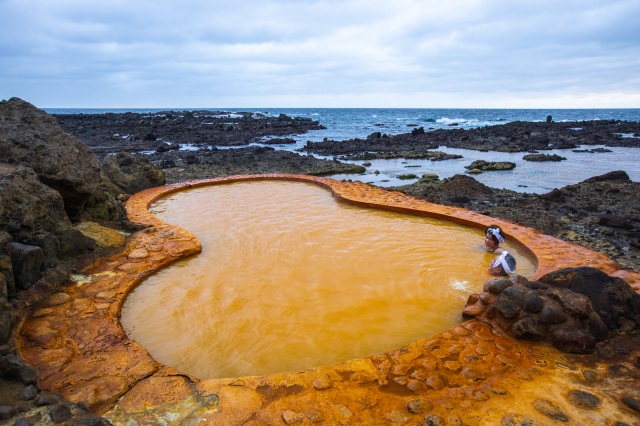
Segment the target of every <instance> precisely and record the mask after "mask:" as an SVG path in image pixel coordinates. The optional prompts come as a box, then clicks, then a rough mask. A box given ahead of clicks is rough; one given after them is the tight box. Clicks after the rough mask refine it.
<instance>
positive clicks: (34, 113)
mask: <svg viewBox="0 0 640 426" xmlns="http://www.w3.org/2000/svg"><path fill="white" fill-rule="evenodd" d="M0 157H1V158H2V161H4V162H6V163H10V164H19V163H26V164H29V165H30V166H31V168H32V169H33V170H35V172H36V173H37V174H38V177H39V178H40V180H41V181H42V182H43V183H45V184H46V185H47V186H49V187H51V188H52V189H54V190H55V191H57V192H58V193H59V194H60V195H61V196H62V199H63V200H64V205H65V209H66V210H67V212H68V213H69V215H70V216H72V217H75V216H76V215H78V214H79V213H80V212H81V211H82V209H83V207H84V203H85V202H86V200H87V198H89V196H90V195H91V194H93V192H94V191H95V190H96V188H97V186H98V182H99V180H100V164H99V162H98V158H97V157H96V156H95V155H92V154H91V151H89V149H88V148H87V147H86V146H85V145H84V144H83V143H82V142H81V141H80V140H79V139H77V138H75V137H73V136H71V135H69V134H67V133H65V132H64V131H63V130H62V129H61V128H60V126H59V125H58V123H57V122H56V120H55V119H54V118H53V117H52V116H50V115H49V114H47V113H46V112H44V111H42V110H39V109H37V108H35V107H34V106H33V105H31V104H29V103H28V102H25V101H23V100H21V99H18V98H11V99H9V100H8V101H2V102H0Z"/></svg>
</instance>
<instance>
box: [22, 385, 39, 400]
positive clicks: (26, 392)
mask: <svg viewBox="0 0 640 426" xmlns="http://www.w3.org/2000/svg"><path fill="white" fill-rule="evenodd" d="M38 392H39V391H38V388H37V387H35V386H34V385H29V386H26V387H25V388H24V389H22V392H21V393H20V399H21V400H23V401H30V400H32V399H33V398H35V397H36V396H37V395H38Z"/></svg>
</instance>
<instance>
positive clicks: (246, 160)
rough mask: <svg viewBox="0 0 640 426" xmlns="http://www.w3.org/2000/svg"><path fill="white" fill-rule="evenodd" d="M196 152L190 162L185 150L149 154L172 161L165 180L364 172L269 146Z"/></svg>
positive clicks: (350, 166)
mask: <svg viewBox="0 0 640 426" xmlns="http://www.w3.org/2000/svg"><path fill="white" fill-rule="evenodd" d="M196 154H197V157H198V162H196V163H191V164H189V162H188V161H187V157H188V156H189V155H193V153H191V154H190V153H189V152H187V151H174V152H172V153H171V156H169V157H167V155H163V156H156V154H152V155H151V156H150V160H151V161H152V162H154V163H159V162H164V161H171V162H172V163H173V166H172V167H169V168H166V169H165V170H164V171H165V173H166V176H167V182H168V183H173V182H181V181H185V180H193V179H206V178H214V177H222V176H230V175H238V174H265V173H294V174H306V175H316V176H322V175H331V174H338V173H340V174H342V173H364V172H365V171H366V169H365V168H364V167H362V166H359V165H354V164H349V163H342V162H340V161H337V160H321V159H318V158H315V157H312V156H310V155H309V156H307V155H298V154H296V153H293V152H289V151H280V150H276V149H273V148H271V147H259V146H249V147H246V148H235V149H215V150H208V149H205V150H199V151H196Z"/></svg>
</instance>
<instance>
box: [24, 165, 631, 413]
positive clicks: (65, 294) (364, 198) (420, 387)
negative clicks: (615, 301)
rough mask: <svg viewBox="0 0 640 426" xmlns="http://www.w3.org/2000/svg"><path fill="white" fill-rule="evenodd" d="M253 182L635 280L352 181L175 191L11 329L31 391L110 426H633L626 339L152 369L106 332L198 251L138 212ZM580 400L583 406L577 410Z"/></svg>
mask: <svg viewBox="0 0 640 426" xmlns="http://www.w3.org/2000/svg"><path fill="white" fill-rule="evenodd" d="M264 179H272V180H278V179H280V180H295V181H302V182H310V183H315V184H318V185H320V186H323V187H325V188H327V189H328V190H330V191H331V192H332V193H333V195H334V196H335V198H336V199H338V200H340V201H342V202H345V203H349V204H352V205H356V206H361V207H368V208H376V209H386V210H392V211H397V212H401V213H407V214H416V215H424V216H431V217H436V218H440V219H444V220H449V221H453V222H456V223H460V224H463V225H467V226H472V227H478V228H483V227H485V226H487V225H489V224H492V223H494V224H497V225H500V226H501V227H502V228H503V229H504V230H505V232H506V234H507V236H508V237H509V238H510V239H511V240H512V241H515V242H517V243H518V244H520V245H522V246H523V247H524V248H526V250H527V251H528V253H529V254H530V255H531V256H532V257H533V258H535V259H536V260H537V264H538V268H537V271H536V273H535V275H534V276H533V277H532V278H531V279H532V280H535V279H536V278H538V277H540V276H542V275H544V274H545V273H547V272H550V271H553V270H557V269H560V268H565V267H577V266H591V267H594V268H597V269H600V270H602V271H604V272H605V273H607V274H609V275H613V276H618V277H620V278H622V279H624V280H625V281H627V282H628V283H629V284H630V285H631V286H632V287H633V288H634V290H635V291H636V292H640V274H638V273H637V272H635V271H627V270H622V269H621V268H620V266H619V265H618V264H617V263H616V262H615V261H613V260H611V259H609V258H608V257H606V256H605V255H603V254H601V253H598V252H595V251H593V250H590V249H587V248H585V247H581V246H578V245H575V244H571V243H567V242H564V241H561V240H558V239H555V238H553V237H550V236H548V235H544V234H541V233H540V232H538V231H536V230H534V229H531V228H527V227H523V226H520V225H517V224H514V223H511V222H507V221H503V220H499V219H494V218H490V217H488V216H484V215H481V214H478V213H474V212H471V211H468V210H464V209H460V208H455V207H447V206H441V205H436V204H432V203H428V202H425V201H421V200H418V199H415V198H413V197H410V196H407V195H404V194H401V193H398V192H391V191H387V190H384V189H381V188H378V187H375V186H371V185H367V184H363V183H360V182H342V181H336V180H332V179H328V178H321V177H310V176H299V175H285V174H278V175H248V176H233V177H228V178H220V179H208V180H202V181H193V182H185V183H180V184H174V185H167V186H163V187H157V188H151V189H148V190H145V191H142V192H140V193H138V194H136V195H134V196H133V197H131V198H130V199H129V201H128V202H127V205H126V207H127V212H128V216H129V219H130V220H131V221H132V222H135V223H138V224H141V225H144V226H146V227H147V228H146V229H144V230H142V231H139V232H137V233H135V234H134V235H132V236H131V237H130V238H129V240H128V243H127V246H126V249H125V250H124V251H123V252H122V253H119V254H117V255H114V256H113V257H111V258H108V259H105V260H104V261H102V262H100V263H99V264H97V265H94V266H92V267H90V268H89V269H87V270H85V271H83V274H84V276H83V277H82V276H81V277H80V278H78V277H76V281H70V282H69V283H67V284H66V285H64V286H63V287H61V288H60V289H59V290H58V292H57V293H55V294H52V295H48V296H47V297H46V298H45V299H43V300H37V297H35V296H34V298H33V300H32V303H33V306H37V308H34V309H33V311H32V312H31V314H30V315H29V316H28V317H27V318H25V319H24V321H23V323H22V324H21V326H20V327H19V330H18V333H17V336H16V344H17V347H18V350H19V352H20V354H21V355H22V356H23V357H24V358H25V360H26V361H27V362H28V363H30V364H32V365H34V366H35V367H36V368H37V369H38V371H39V372H40V386H41V387H42V388H44V389H48V390H52V391H56V392H60V393H61V394H62V395H64V396H65V397H66V398H68V399H70V400H72V401H75V402H84V403H85V404H87V405H88V406H89V407H90V408H91V409H92V410H94V411H95V412H96V413H99V414H103V415H105V416H106V417H107V418H108V419H109V420H111V421H112V422H113V423H114V424H132V425H135V424H140V425H142V424H176V425H178V424H179V425H190V424H194V425H195V424H215V425H218V424H219V425H262V424H301V425H303V424H327V425H334V424H367V425H369V424H372V425H378V424H380V425H404V424H406V425H413V424H424V422H425V420H424V418H425V415H426V416H438V417H439V418H440V419H441V420H442V421H443V424H447V425H448V424H465V425H482V424H522V422H526V421H527V420H530V421H531V422H535V423H531V424H542V425H545V424H556V423H557V424H594V425H596V424H597V425H601V424H614V423H615V421H620V422H626V423H628V424H635V423H637V422H638V415H639V414H640V413H638V411H634V410H633V409H632V408H630V407H629V406H628V404H627V405H625V404H624V401H628V399H625V400H623V398H632V399H635V400H638V399H640V386H639V385H638V383H639V379H638V378H639V377H640V372H638V370H639V369H638V367H637V366H636V365H634V360H635V362H636V364H637V362H638V361H637V359H636V358H637V357H638V356H639V355H640V350H639V349H638V348H639V346H640V342H637V341H633V339H632V338H631V337H624V338H623V337H620V339H623V340H624V339H627V340H625V341H626V342H627V344H626V345H624V344H622V343H621V344H620V347H624V348H627V349H625V350H620V351H617V352H616V351H614V352H613V353H612V354H611V356H610V357H607V358H604V357H596V356H582V357H581V356H569V355H567V354H563V353H560V352H558V351H557V350H555V349H553V348H551V347H549V346H546V345H542V344H535V343H531V342H523V341H517V340H514V339H512V338H511V337H509V336H507V335H505V334H503V333H502V332H501V331H500V330H499V329H495V328H492V327H491V326H490V325H487V324H484V323H481V322H479V321H476V320H471V321H467V322H464V323H462V324H460V325H458V326H456V327H454V328H452V329H450V330H448V331H445V332H443V333H440V334H437V335H435V336H432V337H429V338H427V339H423V340H420V341H417V342H414V343H412V344H410V345H407V346H406V347H403V348H399V349H396V350H394V351H391V352H389V353H385V354H381V355H376V356H372V357H368V358H363V359H356V360H352V361H347V362H344V363H340V364H335V365H329V366H322V367H316V368H313V369H309V370H305V371H297V372H287V373H280V374H273V375H269V376H251V377H240V378H226V379H213V380H198V379H196V378H193V377H189V376H187V375H185V374H183V373H180V372H178V371H175V370H173V369H171V368H168V367H166V366H164V365H162V364H160V363H158V362H157V361H155V360H154V359H153V358H152V357H151V356H150V355H149V354H148V352H147V351H146V350H145V349H144V348H143V347H142V346H140V345H139V344H137V343H136V342H134V341H131V340H129V339H128V338H127V336H126V334H125V333H124V331H123V329H122V326H121V325H120V322H119V316H120V310H121V307H122V304H123V302H124V299H125V298H126V296H127V294H128V293H129V292H130V291H131V290H132V289H133V288H134V287H135V286H136V285H137V284H139V283H140V282H141V281H142V280H143V279H144V278H145V277H147V276H149V275H150V274H152V273H153V272H155V271H157V270H158V269H160V268H162V267H164V266H166V265H168V264H170V263H171V262H173V261H175V260H177V259H180V258H183V257H186V256H188V255H190V254H194V253H197V252H199V251H200V243H199V242H198V240H197V239H196V237H195V236H194V235H193V234H191V233H189V232H188V231H186V230H183V229H181V228H179V227H176V226H172V225H169V224H166V223H164V222H162V221H160V220H159V219H158V218H156V217H155V216H153V215H152V214H151V213H149V211H148V210H147V207H148V206H149V204H150V203H152V202H153V201H154V200H156V199H158V198H160V197H162V196H165V195H167V194H168V193H171V192H174V191H180V190H183V189H186V188H192V187H198V186H205V185H216V184H225V183H231V182H239V181H250V180H264ZM36 302H37V303H36ZM462 308H463V306H461V307H460V310H461V311H462ZM636 340H638V339H637V338H636ZM580 392H586V394H588V395H592V396H593V397H594V398H591V399H590V397H588V398H586V401H587V402H585V401H584V398H580V395H584V394H583V393H580ZM576 395H577V396H576ZM621 401H622V402H621ZM558 412H559V413H560V414H558ZM561 414H562V415H564V416H565V417H566V418H567V419H568V423H566V422H564V420H561V419H560V418H561V417H562V416H561ZM554 416H555V417H554ZM430 418H435V417H430ZM505 422H506V423H505ZM435 424H437V423H435Z"/></svg>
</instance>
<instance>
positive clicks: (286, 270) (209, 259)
mask: <svg viewBox="0 0 640 426" xmlns="http://www.w3.org/2000/svg"><path fill="white" fill-rule="evenodd" d="M151 211H152V212H153V213H154V214H156V215H157V216H158V217H160V218H161V219H162V220H164V221H165V222H168V223H172V224H176V225H178V226H182V227H184V228H185V229H188V230H190V231H191V232H193V233H194V234H196V235H197V236H198V238H199V239H200V241H201V243H202V246H203V251H202V253H201V254H199V255H196V256H193V257H191V258H189V259H186V260H184V261H180V262H178V263H176V264H174V265H172V266H170V267H168V268H166V269H164V270H162V271H160V272H158V273H157V274H155V275H154V276H152V277H150V278H149V279H147V280H146V281H145V282H143V283H142V284H141V285H140V286H139V287H138V288H136V289H135V290H134V291H133V292H132V294H131V295H130V296H129V297H128V298H127V300H126V301H125V304H124V307H123V310H122V319H121V320H122V324H123V326H124V328H125V330H126V332H127V334H128V335H129V337H131V338H132V339H134V340H136V341H138V342H139V343H141V344H142V345H143V346H144V347H145V348H147V350H149V352H150V353H151V355H152V356H153V357H154V358H155V359H157V360H158V361H160V362H162V363H164V364H167V365H169V366H172V367H174V368H176V369H178V370H180V371H182V372H185V373H189V374H192V375H194V376H196V377H199V378H201V379H206V378H214V377H237V376H243V375H259V374H270V373H275V372H284V371H292V370H300V369H306V368H310V367H314V366H318V365H326V364H331V363H336V362H341V361H345V360H348V359H353V358H359V357H364V356H368V355H373V354H377V353H382V352H385V351H389V350H392V349H395V348H397V347H400V346H402V345H404V344H407V343H409V342H411V341H414V340H417V339H419V338H423V337H428V336H430V335H432V334H434V333H437V332H439V331H442V330H444V329H446V328H449V327H451V326H452V325H454V324H456V323H458V322H460V320H461V318H460V313H461V311H462V308H463V307H464V303H465V301H466V298H467V296H468V294H469V293H471V292H477V291H480V289H481V287H482V284H483V283H484V282H485V281H486V280H487V279H488V278H490V276H489V275H488V274H487V272H486V268H487V266H488V263H489V262H490V260H491V259H492V258H493V257H494V255H492V254H489V253H486V252H485V251H484V250H483V248H482V243H483V235H482V231H481V230H477V229H472V228H467V227H462V226H459V225H455V224H452V223H450V222H444V221H438V220H434V219H429V218H424V217H419V216H413V215H402V214H398V213H391V212H384V211H378V210H372V209H362V208H358V207H353V206H349V205H346V204H342V203H339V202H337V201H335V200H334V199H333V197H332V196H331V193H330V192H329V191H327V190H325V189H323V188H320V187H318V186H315V185H311V184H305V183H294V182H268V181H266V182H244V183H235V184H226V185H217V186H210V187H205V188H199V189H193V190H189V191H183V192H179V193H176V194H173V195H171V196H169V197H167V198H164V199H162V200H160V201H159V202H158V203H156V204H155V205H154V206H153V207H152V209H151ZM507 248H508V249H509V251H510V252H512V253H513V254H514V255H515V257H516V258H517V260H518V270H517V272H518V273H520V274H522V275H525V276H528V275H531V274H533V272H534V269H535V268H534V265H533V264H532V263H531V262H530V261H529V260H528V259H527V258H526V256H525V255H524V253H523V252H522V251H521V250H519V249H517V248H516V247H510V246H509V245H507Z"/></svg>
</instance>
